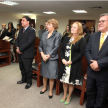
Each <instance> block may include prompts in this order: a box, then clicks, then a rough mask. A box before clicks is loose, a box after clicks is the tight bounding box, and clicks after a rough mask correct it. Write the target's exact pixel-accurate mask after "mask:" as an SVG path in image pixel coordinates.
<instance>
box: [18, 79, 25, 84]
mask: <svg viewBox="0 0 108 108" xmlns="http://www.w3.org/2000/svg"><path fill="white" fill-rule="evenodd" d="M26 82H27V81H22V80H21V81H18V82H17V84H22V83H26Z"/></svg>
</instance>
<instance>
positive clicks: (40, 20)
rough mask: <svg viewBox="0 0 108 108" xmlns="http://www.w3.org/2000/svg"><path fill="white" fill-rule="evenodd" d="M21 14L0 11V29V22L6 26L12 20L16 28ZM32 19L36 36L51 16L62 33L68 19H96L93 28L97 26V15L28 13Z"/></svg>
mask: <svg viewBox="0 0 108 108" xmlns="http://www.w3.org/2000/svg"><path fill="white" fill-rule="evenodd" d="M22 17H23V15H21V14H8V13H2V12H0V29H1V25H2V23H6V26H7V25H8V22H10V21H11V22H13V24H14V27H15V28H16V25H17V24H18V23H19V19H21V18H22ZM29 17H31V18H32V19H35V20H36V26H35V27H36V36H38V31H39V30H40V25H44V23H45V21H46V20H48V19H51V18H55V19H56V20H58V22H59V29H58V32H60V33H61V34H63V32H64V30H65V27H66V25H67V24H68V23H69V20H70V19H74V20H75V19H80V20H96V25H95V28H97V22H98V17H93V16H92V17H90V16H79V17H78V16H72V17H43V16H36V15H30V16H29Z"/></svg>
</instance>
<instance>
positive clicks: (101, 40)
mask: <svg viewBox="0 0 108 108" xmlns="http://www.w3.org/2000/svg"><path fill="white" fill-rule="evenodd" d="M98 30H99V31H100V32H96V33H93V34H91V35H90V38H89V41H88V44H87V47H86V49H85V56H86V58H87V61H88V63H89V66H88V70H87V105H86V108H104V103H105V100H106V98H107V96H108V13H105V14H101V15H100V19H99V23H98Z"/></svg>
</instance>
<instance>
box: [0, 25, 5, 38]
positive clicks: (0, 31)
mask: <svg viewBox="0 0 108 108" xmlns="http://www.w3.org/2000/svg"><path fill="white" fill-rule="evenodd" d="M5 32H6V24H5V23H3V24H2V29H1V30H0V39H3V38H4V37H5Z"/></svg>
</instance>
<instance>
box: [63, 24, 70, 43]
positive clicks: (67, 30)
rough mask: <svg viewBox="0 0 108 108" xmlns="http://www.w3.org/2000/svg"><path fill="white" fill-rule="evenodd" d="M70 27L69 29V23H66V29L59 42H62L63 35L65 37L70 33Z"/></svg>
mask: <svg viewBox="0 0 108 108" xmlns="http://www.w3.org/2000/svg"><path fill="white" fill-rule="evenodd" d="M70 29H71V27H70V25H67V26H66V30H65V31H64V33H63V36H62V40H61V43H62V42H63V40H64V39H65V37H67V36H69V35H70V34H71V32H70Z"/></svg>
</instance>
